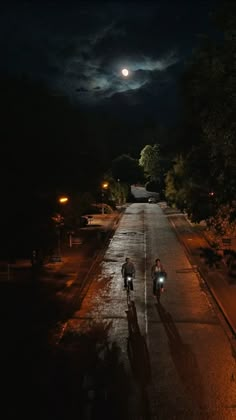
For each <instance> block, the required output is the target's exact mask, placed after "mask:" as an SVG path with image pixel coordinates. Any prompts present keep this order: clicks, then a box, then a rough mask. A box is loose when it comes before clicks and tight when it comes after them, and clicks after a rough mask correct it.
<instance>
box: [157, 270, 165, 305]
mask: <svg viewBox="0 0 236 420" xmlns="http://www.w3.org/2000/svg"><path fill="white" fill-rule="evenodd" d="M165 278H166V274H165V273H164V272H163V273H162V272H161V273H158V275H157V276H156V279H155V282H156V287H155V295H156V298H157V302H160V299H161V293H162V292H163V291H164V282H165Z"/></svg>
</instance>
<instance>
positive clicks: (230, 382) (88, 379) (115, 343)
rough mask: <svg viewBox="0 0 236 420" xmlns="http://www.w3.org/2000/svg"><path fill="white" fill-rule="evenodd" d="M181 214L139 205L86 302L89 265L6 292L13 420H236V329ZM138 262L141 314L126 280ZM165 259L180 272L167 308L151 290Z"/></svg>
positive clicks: (170, 283) (172, 279)
mask: <svg viewBox="0 0 236 420" xmlns="http://www.w3.org/2000/svg"><path fill="white" fill-rule="evenodd" d="M169 216H170V215H166V214H165V213H164V212H163V209H162V208H161V207H160V206H159V205H156V204H151V205H150V204H146V203H142V204H141V203H140V204H139V203H136V204H132V205H130V206H129V207H127V209H126V210H125V213H124V215H123V217H122V218H121V220H120V221H119V224H118V225H117V226H116V227H117V229H116V231H115V233H114V235H111V236H110V235H107V249H106V252H105V253H103V252H101V253H98V254H97V253H95V254H94V253H91V254H90V253H88V255H87V256H88V257H89V259H88V260H87V265H88V264H89V268H91V272H90V276H89V281H88V287H87V289H86V293H85V294H84V296H83V300H81V299H80V297H79V295H80V291H81V281H83V279H84V275H82V274H81V276H80V275H79V274H78V273H79V272H80V273H84V271H83V270H84V262H83V259H79V261H77V263H76V262H75V261H74V263H75V265H74V266H73V267H72V266H70V261H69V260H68V261H67V262H68V264H65V265H64V268H63V269H62V270H59V271H58V273H57V276H56V277H55V276H54V277H53V281H52V280H50V281H49V278H48V279H47V278H45V279H44V280H42V282H41V283H40V284H39V287H38V288H37V287H35V285H34V286H33V287H32V288H28V287H27V286H26V285H25V287H24V288H22V289H19V288H18V293H17V294H16V293H13V289H11V290H10V289H9V292H10V293H9V294H8V295H7V294H6V293H5V295H4V294H2V302H3V301H4V302H3V303H4V309H5V311H6V312H5V321H7V320H8V322H5V324H4V326H3V327H4V328H3V334H2V337H3V338H4V340H3V343H4V344H3V345H2V349H3V350H5V351H3V355H4V359H3V358H2V360H3V362H4V363H3V364H4V369H3V371H4V373H5V375H4V376H3V380H4V379H5V378H6V380H4V383H9V387H7V386H5V389H6V391H7V392H6V396H8V397H9V401H10V403H7V404H6V405H7V416H6V415H5V418H18V417H19V413H22V415H24V418H27V417H29V418H34V419H40V420H41V419H42V420H47V419H50V420H51V419H55V420H57V419H58V420H59V419H67V420H68V419H69V420H70V419H74V418H79V419H100V418H104V419H108V418H109V419H111V418H112V419H117V420H118V419H122V420H123V419H145V420H146V419H147V420H148V419H153V420H154V419H160V420H162V419H163V420H169V419H170V420H172V419H181V420H182V419H199V420H200V419H209V420H215V419H216V420H218V419H234V418H235V416H236V412H235V400H236V387H235V378H236V371H235V359H234V354H233V353H232V345H231V344H232V343H231V341H230V334H229V331H230V330H229V327H228V325H227V323H224V322H223V321H222V319H221V316H220V314H219V311H217V306H216V304H215V301H214V299H212V295H211V293H209V289H208V288H207V287H206V284H205V281H204V279H203V278H202V276H201V273H199V270H198V269H197V267H196V264H195V263H194V261H192V260H191V258H189V255H190V253H189V255H188V254H187V253H186V247H183V245H182V243H180V242H179V239H178V237H177V236H176V231H175V228H174V226H173V225H172V224H171V223H170V220H169ZM172 217H173V218H174V217H176V216H175V215H173V214H172ZM178 217H179V216H178ZM182 227H183V226H182ZM186 227H187V222H186ZM107 233H108V232H107ZM188 234H189V233H188ZM188 242H189V241H188ZM190 242H191V241H190ZM100 245H101V243H100ZM198 245H199V244H198ZM79 253H80V252H79V250H78V255H79ZM75 254H77V252H76V251H75ZM78 255H76V258H79V257H78ZM126 256H130V257H131V258H132V259H133V261H134V263H135V265H136V271H137V275H136V279H135V291H134V293H133V296H132V306H131V307H127V302H126V295H125V292H124V290H123V281H122V279H121V274H120V268H121V264H122V263H123V261H124V259H125V257H126ZM157 256H159V257H160V258H161V260H162V262H163V264H164V266H165V267H166V269H167V273H168V278H167V284H166V290H165V292H164V294H163V296H162V302H161V305H157V304H156V301H155V299H154V298H153V296H152V285H151V281H150V267H151V264H152V263H153V261H154V259H155V258H156V257H157ZM96 258H97V264H95V265H94V268H93V269H92V266H93V261H94V260H96ZM79 267H80V268H79ZM70 268H73V270H72V269H71V271H70V270H69V269H70ZM81 269H82V271H80V270H81ZM63 270H64V271H63ZM77 270H78V271H77ZM75 273H76V275H75ZM8 286H9V287H10V285H8ZM56 286H57V288H56V289H55V287H56ZM12 288H13V285H12ZM14 290H15V289H14ZM19 290H20V292H19ZM7 296H8V298H9V297H10V300H9V302H7V301H6V297H7ZM76 296H78V300H77V301H76V300H75V298H76ZM45 297H49V299H45ZM72 303H73V304H72ZM71 304H72V305H71ZM65 307H66V308H67V310H66V311H65ZM7 308H8V309H7ZM39 310H40V311H39ZM6 315H8V317H6ZM36 320H37V325H36V324H35V321H36ZM31 321H34V323H32V322H31ZM56 321H60V322H58V323H56ZM55 325H57V326H58V331H55ZM9 379H10V381H9ZM7 380H8V381H7ZM7 401H8V400H7V398H6V402H7ZM29 401H30V403H31V405H30V404H29ZM31 406H32V409H31Z"/></svg>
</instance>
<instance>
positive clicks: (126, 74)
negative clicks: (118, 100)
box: [121, 69, 129, 77]
mask: <svg viewBox="0 0 236 420" xmlns="http://www.w3.org/2000/svg"><path fill="white" fill-rule="evenodd" d="M121 73H122V74H123V76H125V77H126V76H128V74H129V71H128V70H127V69H123V70H122V71H121Z"/></svg>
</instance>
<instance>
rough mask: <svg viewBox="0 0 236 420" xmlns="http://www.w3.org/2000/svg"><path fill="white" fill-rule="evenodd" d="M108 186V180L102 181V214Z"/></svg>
mask: <svg viewBox="0 0 236 420" xmlns="http://www.w3.org/2000/svg"><path fill="white" fill-rule="evenodd" d="M108 186H109V184H108V182H103V183H102V214H104V191H105V190H107V188H108Z"/></svg>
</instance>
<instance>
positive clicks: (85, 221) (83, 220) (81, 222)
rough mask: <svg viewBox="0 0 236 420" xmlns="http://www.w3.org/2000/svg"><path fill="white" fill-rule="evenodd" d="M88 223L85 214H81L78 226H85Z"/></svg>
mask: <svg viewBox="0 0 236 420" xmlns="http://www.w3.org/2000/svg"><path fill="white" fill-rule="evenodd" d="M88 223H89V219H88V217H87V216H81V218H80V226H81V227H85V226H87V225H88Z"/></svg>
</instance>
